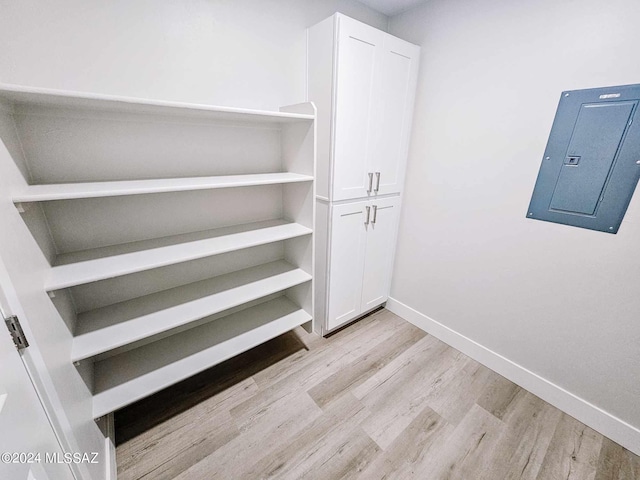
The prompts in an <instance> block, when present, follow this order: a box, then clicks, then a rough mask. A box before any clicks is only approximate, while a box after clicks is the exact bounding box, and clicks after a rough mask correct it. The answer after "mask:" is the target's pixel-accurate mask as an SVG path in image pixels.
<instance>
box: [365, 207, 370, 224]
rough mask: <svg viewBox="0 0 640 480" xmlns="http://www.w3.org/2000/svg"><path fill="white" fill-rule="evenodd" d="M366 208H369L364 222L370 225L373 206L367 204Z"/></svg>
mask: <svg viewBox="0 0 640 480" xmlns="http://www.w3.org/2000/svg"><path fill="white" fill-rule="evenodd" d="M365 208H366V209H367V218H366V219H365V221H364V224H365V225H369V217H370V216H371V207H369V206H366V207H365Z"/></svg>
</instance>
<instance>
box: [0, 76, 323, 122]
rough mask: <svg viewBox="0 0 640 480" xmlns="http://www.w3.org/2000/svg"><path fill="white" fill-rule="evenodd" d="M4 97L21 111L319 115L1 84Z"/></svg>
mask: <svg viewBox="0 0 640 480" xmlns="http://www.w3.org/2000/svg"><path fill="white" fill-rule="evenodd" d="M0 99H2V100H4V101H5V102H8V103H10V104H12V105H13V108H14V109H17V110H18V111H20V110H24V109H29V108H32V107H42V106H45V107H46V106H53V107H59V108H72V109H85V110H106V111H118V112H123V113H141V114H158V115H162V114H164V115H172V116H190V117H200V118H209V119H212V120H222V121H232V122H234V121H237V122H248V123H290V122H300V121H311V120H314V118H315V115H310V114H303V113H289V112H274V111H266V110H253V109H247V108H232V107H220V106H215V105H206V104H197V103H183V102H168V101H163V100H152V99H144V98H132V97H121V96H116V95H101V94H94V93H86V92H71V91H65V90H53V89H47V88H35V87H26V86H22V85H12V84H0Z"/></svg>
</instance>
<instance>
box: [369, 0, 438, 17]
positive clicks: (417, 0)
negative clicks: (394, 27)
mask: <svg viewBox="0 0 640 480" xmlns="http://www.w3.org/2000/svg"><path fill="white" fill-rule="evenodd" d="M359 1H360V3H364V4H365V5H367V6H369V7H371V8H373V9H374V10H377V11H379V12H382V13H384V14H385V15H387V16H389V17H392V16H394V15H397V14H399V13H402V12H404V11H407V10H409V9H411V8H413V7H416V6H418V5H420V4H423V3H425V2H426V0H359Z"/></svg>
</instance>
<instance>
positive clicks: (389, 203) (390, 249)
mask: <svg viewBox="0 0 640 480" xmlns="http://www.w3.org/2000/svg"><path fill="white" fill-rule="evenodd" d="M369 205H371V219H370V222H369V224H368V225H367V248H366V254H365V262H364V264H365V267H364V277H363V282H362V284H363V286H362V311H363V312H365V311H367V310H370V309H372V308H374V307H377V306H378V305H381V304H382V303H384V302H386V301H387V298H388V297H389V287H390V282H391V273H392V272H391V269H392V267H393V254H394V252H395V244H396V230H397V223H398V211H399V209H400V197H387V198H379V199H375V200H371V201H369Z"/></svg>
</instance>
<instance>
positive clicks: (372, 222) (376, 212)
mask: <svg viewBox="0 0 640 480" xmlns="http://www.w3.org/2000/svg"><path fill="white" fill-rule="evenodd" d="M367 208H368V207H367ZM376 218H378V206H377V205H374V206H373V220H371V224H372V225H373V224H374V223H376Z"/></svg>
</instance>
